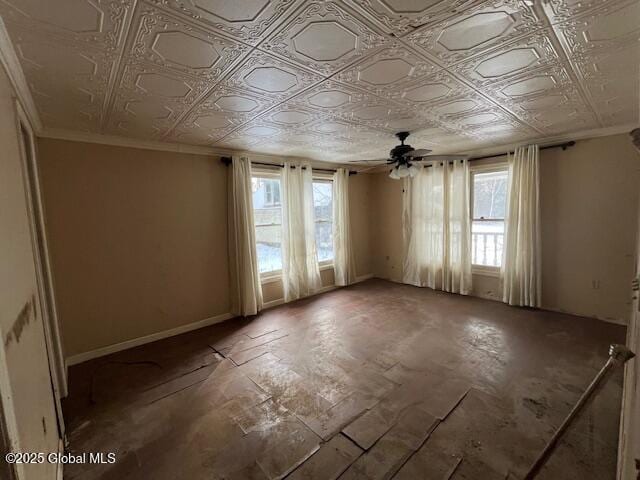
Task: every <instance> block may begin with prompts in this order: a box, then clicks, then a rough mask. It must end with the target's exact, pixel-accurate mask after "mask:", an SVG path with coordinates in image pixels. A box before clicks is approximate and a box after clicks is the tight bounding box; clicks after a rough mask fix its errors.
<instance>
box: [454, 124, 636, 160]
mask: <svg viewBox="0 0 640 480" xmlns="http://www.w3.org/2000/svg"><path fill="white" fill-rule="evenodd" d="M634 128H637V126H636V125H635V124H633V123H630V124H628V125H617V126H614V127H604V128H596V129H593V130H586V131H584V132H577V133H571V134H565V135H556V136H553V137H543V138H539V139H533V140H530V141H527V142H525V143H523V142H519V143H509V144H505V145H499V146H496V147H489V148H482V149H476V150H467V151H465V152H462V153H464V154H467V155H472V156H475V157H484V156H487V155H494V154H495V155H496V156H500V155H501V154H502V153H504V152H511V151H513V150H514V149H515V148H516V147H519V146H521V145H525V144H537V145H540V146H541V147H544V146H546V145H553V144H556V143H563V142H569V141H572V140H574V141H575V140H587V139H589V138H598V137H608V136H610V135H619V134H621V133H629V132H630V131H631V130H633V129H634Z"/></svg>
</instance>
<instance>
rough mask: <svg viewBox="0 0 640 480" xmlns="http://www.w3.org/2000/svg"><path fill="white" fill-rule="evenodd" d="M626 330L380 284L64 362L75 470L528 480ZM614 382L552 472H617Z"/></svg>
mask: <svg viewBox="0 0 640 480" xmlns="http://www.w3.org/2000/svg"><path fill="white" fill-rule="evenodd" d="M623 341H624V328H623V327H619V326H615V325H611V324H607V323H604V322H600V321H596V320H591V319H587V318H581V317H575V316H571V315H563V314H556V313H549V312H541V311H533V310H527V309H520V308H513V307H509V306H506V305H503V304H501V303H497V302H491V301H487V300H480V299H476V298H467V297H461V296H458V295H450V294H446V293H440V292H434V291H431V290H428V289H418V288H414V287H409V286H404V285H398V284H394V283H390V282H385V281H382V280H370V281H367V282H365V283H362V284H359V285H356V286H353V287H349V288H344V289H340V290H336V291H333V292H331V293H326V294H324V295H319V296H316V297H313V298H310V299H307V300H304V301H299V302H296V303H292V304H289V305H285V306H281V307H278V308H274V309H271V310H268V311H265V312H263V313H262V314H261V315H259V316H258V317H257V318H254V319H253V320H241V319H235V320H230V321H228V322H225V323H224V324H220V325H217V326H213V327H209V328H205V329H201V330H198V331H195V332H191V333H188V334H184V335H181V336H179V337H174V338H171V339H167V340H163V341H159V342H156V343H153V344H149V345H146V346H142V347H138V348H135V349H131V350H128V351H125V352H121V353H118V354H114V355H111V356H109V357H104V358H101V359H97V360H94V361H91V362H87V363H84V364H82V365H78V366H75V367H73V368H71V371H70V388H71V393H70V395H69V397H68V398H67V399H66V401H65V403H64V410H65V417H66V420H67V424H68V438H69V442H70V450H71V452H73V453H81V452H115V453H116V456H117V461H116V463H114V464H107V465H68V466H67V467H66V471H65V477H66V478H68V479H71V478H78V479H94V478H100V479H114V480H130V479H150V480H151V479H152V480H161V479H189V480H199V479H247V480H251V479H273V478H283V477H285V476H286V477H287V478H288V479H335V478H340V479H343V480H344V479H353V478H367V479H383V478H385V479H386V478H396V479H422V478H424V479H436V480H443V479H448V478H452V479H475V480H492V479H505V478H506V477H507V476H508V475H511V476H510V478H521V477H522V475H523V473H524V472H525V471H526V468H527V466H528V465H529V464H530V462H532V460H533V459H534V457H535V455H536V453H537V452H538V451H539V450H540V449H541V448H542V447H543V446H544V444H545V441H546V440H547V439H548V438H549V436H550V434H551V432H552V431H553V428H554V426H557V425H558V424H559V422H560V421H561V420H562V418H563V417H564V415H566V413H567V412H568V411H569V409H570V407H571V405H572V404H573V403H574V402H575V401H576V399H577V398H578V397H579V395H580V393H581V391H582V390H583V389H584V388H585V387H586V386H587V384H588V383H589V382H590V380H591V379H592V377H593V375H594V374H595V373H596V372H597V370H598V369H599V368H600V366H601V365H602V364H603V362H604V361H605V359H606V357H607V348H608V345H609V344H610V343H611V342H623ZM620 397H621V374H617V375H616V376H615V377H613V378H612V380H611V381H610V382H609V383H608V384H607V386H606V387H605V388H604V389H603V390H602V391H601V392H600V394H599V396H598V397H597V398H596V400H595V401H594V402H593V403H592V404H591V405H590V406H589V407H588V409H587V411H586V412H585V414H584V415H582V417H581V418H580V419H579V422H578V423H577V424H576V425H575V426H574V427H573V428H572V429H571V430H570V431H569V433H568V435H567V437H566V440H565V441H564V442H562V444H561V445H560V446H559V448H558V450H557V451H556V453H555V454H554V456H553V458H552V460H551V462H550V463H549V464H548V466H547V467H546V468H545V470H544V471H543V472H542V474H541V475H540V478H543V479H545V478H546V479H576V480H577V479H580V480H583V479H613V478H614V477H615V464H616V446H617V430H618V420H619V414H620Z"/></svg>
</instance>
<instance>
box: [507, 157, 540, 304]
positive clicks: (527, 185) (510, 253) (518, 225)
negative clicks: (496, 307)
mask: <svg viewBox="0 0 640 480" xmlns="http://www.w3.org/2000/svg"><path fill="white" fill-rule="evenodd" d="M508 162H509V189H508V193H507V199H508V201H507V215H506V222H505V242H504V243H505V245H504V254H503V255H504V258H503V261H502V271H501V278H502V283H503V291H502V299H503V301H504V302H505V303H508V304H509V305H519V306H526V307H539V306H540V305H541V299H542V288H541V261H542V257H541V246H540V186H539V182H540V178H539V177H540V172H539V170H540V166H539V163H540V161H539V148H538V146H537V145H528V146H526V147H518V148H517V149H516V150H515V152H514V155H513V156H509V158H508Z"/></svg>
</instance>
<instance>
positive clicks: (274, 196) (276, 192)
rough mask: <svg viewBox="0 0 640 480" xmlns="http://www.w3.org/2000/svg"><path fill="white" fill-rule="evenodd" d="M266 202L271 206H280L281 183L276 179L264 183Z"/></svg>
mask: <svg viewBox="0 0 640 480" xmlns="http://www.w3.org/2000/svg"><path fill="white" fill-rule="evenodd" d="M264 187H265V188H264V204H265V205H266V206H270V207H279V206H280V185H279V183H276V182H275V181H271V182H266V183H265V185H264Z"/></svg>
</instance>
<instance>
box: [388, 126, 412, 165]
mask: <svg viewBox="0 0 640 480" xmlns="http://www.w3.org/2000/svg"><path fill="white" fill-rule="evenodd" d="M408 136H409V132H398V133H396V137H398V139H399V140H400V142H401V144H400V145H398V146H396V147H393V148H392V149H391V151H390V152H389V155H390V156H391V158H392V159H394V160H398V161H400V163H404V162H406V160H405V159H404V158H403V155H404V154H405V153H409V152H412V151H413V150H415V148H413V147H412V146H411V145H405V144H404V141H405V140H406V138H407V137H408Z"/></svg>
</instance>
